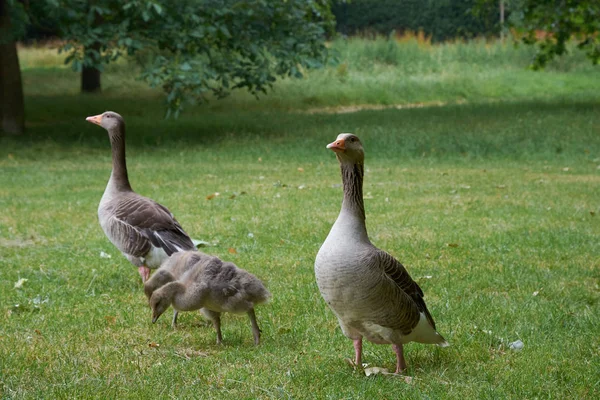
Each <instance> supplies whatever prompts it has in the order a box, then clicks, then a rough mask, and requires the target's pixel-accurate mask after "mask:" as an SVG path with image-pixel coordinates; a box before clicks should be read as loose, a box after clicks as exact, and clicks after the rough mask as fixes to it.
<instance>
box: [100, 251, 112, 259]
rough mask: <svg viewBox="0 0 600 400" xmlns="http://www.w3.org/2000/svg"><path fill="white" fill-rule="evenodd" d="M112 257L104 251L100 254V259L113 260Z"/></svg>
mask: <svg viewBox="0 0 600 400" xmlns="http://www.w3.org/2000/svg"><path fill="white" fill-rule="evenodd" d="M111 257H112V256H111V255H110V254H108V253H105V252H103V251H101V252H100V258H111Z"/></svg>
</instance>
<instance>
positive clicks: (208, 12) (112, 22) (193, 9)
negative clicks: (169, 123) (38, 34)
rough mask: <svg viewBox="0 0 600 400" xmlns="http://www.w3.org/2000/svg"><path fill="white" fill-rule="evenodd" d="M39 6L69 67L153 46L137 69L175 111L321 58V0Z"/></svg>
mask: <svg viewBox="0 0 600 400" xmlns="http://www.w3.org/2000/svg"><path fill="white" fill-rule="evenodd" d="M47 6H48V12H49V13H50V15H51V16H53V17H54V18H56V19H57V20H58V21H59V26H60V28H61V36H62V38H63V39H65V40H66V41H67V43H66V45H65V46H64V47H63V50H64V51H67V52H68V53H69V56H68V57H67V62H70V63H71V64H72V66H73V68H74V69H76V70H80V69H81V68H82V66H84V65H85V66H95V67H97V68H102V67H103V66H104V65H105V64H107V63H109V62H113V61H115V60H117V59H118V58H119V57H121V56H122V55H123V54H129V55H131V54H134V53H136V52H139V51H140V50H142V49H144V50H146V51H150V52H153V53H154V54H153V57H151V62H149V63H147V64H146V65H144V67H145V68H144V71H143V73H142V75H141V77H142V79H144V80H145V81H146V82H148V83H149V84H150V85H151V86H153V87H161V88H162V89H163V90H164V91H165V92H166V93H167V103H168V105H169V110H170V111H175V113H176V114H178V113H179V111H180V110H181V109H182V108H183V103H182V100H183V99H184V98H190V99H194V100H203V99H205V96H206V94H207V93H213V94H215V95H217V96H218V97H223V96H226V95H228V94H229V93H230V92H231V90H233V89H238V88H245V89H247V90H248V91H250V92H251V93H253V94H258V93H266V91H267V89H269V88H270V87H271V86H272V84H273V82H274V81H275V80H276V79H277V78H278V77H284V76H294V77H299V76H302V72H301V71H302V69H303V68H311V67H319V66H321V65H322V64H323V62H324V61H325V59H326V57H327V48H326V47H325V43H324V40H325V35H326V33H327V32H329V31H330V29H331V26H332V24H333V17H332V15H331V13H330V11H329V3H328V1H327V0H310V1H305V0H288V1H284V2H279V1H278V2H270V1H264V0H253V1H240V0H183V1H176V2H175V1H170V0H128V1H120V0H97V1H94V2H88V1H80V0H47ZM94 45H96V46H99V48H100V50H96V49H95V48H94Z"/></svg>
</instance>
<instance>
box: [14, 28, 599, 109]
mask: <svg viewBox="0 0 600 400" xmlns="http://www.w3.org/2000/svg"><path fill="white" fill-rule="evenodd" d="M571 50H572V54H570V55H569V56H566V57H564V58H562V59H559V60H557V61H555V62H554V63H552V64H551V65H550V66H549V67H548V68H547V69H546V70H545V71H539V72H534V71H531V70H528V69H527V66H528V64H529V61H530V59H531V57H532V55H533V53H532V51H533V50H532V49H531V48H527V47H523V46H519V47H514V46H513V45H512V44H511V43H510V42H507V43H500V42H498V41H496V42H486V41H484V40H472V41H468V42H462V41H458V42H453V43H442V44H431V43H430V42H429V41H428V40H427V38H424V37H423V36H422V35H421V36H419V35H412V36H410V35H409V36H403V37H401V38H397V37H391V38H385V37H377V38H375V39H361V38H350V39H342V38H340V39H337V40H335V41H333V42H332V43H331V52H332V55H334V56H335V58H336V60H337V62H332V64H331V65H328V66H327V67H326V68H324V69H320V70H308V71H305V77H304V78H302V79H291V78H288V79H281V80H279V81H278V82H277V83H276V84H275V87H274V89H273V91H272V92H271V93H269V95H266V96H261V97H260V100H259V101H256V99H255V97H254V96H252V95H250V94H248V93H246V92H235V93H233V95H232V96H230V97H228V98H226V99H224V100H216V99H211V101H210V103H209V104H207V105H202V106H201V107H202V108H204V109H207V110H211V111H213V112H214V111H219V110H229V109H231V108H232V107H235V108H237V109H240V108H243V109H246V110H260V109H263V108H269V109H274V110H292V109H293V110H315V109H317V110H318V109H322V108H324V107H333V108H335V107H341V106H352V105H358V106H360V105H365V104H370V105H382V106H386V105H387V106H392V105H406V104H414V103H440V102H441V103H464V102H471V103H473V102H487V101H508V100H511V101H512V100H514V101H527V100H544V99H549V98H555V97H557V96H559V97H560V96H567V97H570V98H572V97H573V96H576V97H578V98H579V99H581V100H583V101H587V100H590V99H598V98H599V97H600V79H598V76H599V75H598V74H599V67H598V66H593V65H592V64H591V63H590V62H589V61H588V60H587V59H585V57H584V56H583V55H582V54H580V53H579V52H577V50H573V49H571ZM38 53H40V54H38ZM20 55H21V59H22V60H23V63H22V64H23V68H24V79H25V89H26V93H27V94H28V95H30V96H36V95H40V96H47V95H49V94H53V95H65V94H68V95H78V93H79V82H78V75H77V74H76V73H74V72H72V71H71V70H70V69H65V68H64V67H63V66H62V64H61V62H60V58H48V57H47V50H43V49H42V50H40V49H36V48H22V49H21V51H20ZM56 68H59V69H60V72H58V71H55V69H56ZM44 71H46V72H44ZM138 73H139V67H138V66H137V62H136V60H135V59H125V60H123V61H122V62H121V63H117V64H116V65H111V66H109V67H108V68H107V69H106V71H105V73H104V74H103V90H104V92H105V95H107V96H109V97H115V98H118V97H120V96H123V95H129V94H130V93H135V94H138V95H139V96H140V97H148V96H150V97H160V96H162V93H161V92H160V90H153V89H150V88H148V86H147V85H146V84H145V83H144V82H141V81H137V80H135V78H136V76H137V75H138ZM46 74H47V75H46ZM50 75H52V79H51V80H50V79H48V76H50Z"/></svg>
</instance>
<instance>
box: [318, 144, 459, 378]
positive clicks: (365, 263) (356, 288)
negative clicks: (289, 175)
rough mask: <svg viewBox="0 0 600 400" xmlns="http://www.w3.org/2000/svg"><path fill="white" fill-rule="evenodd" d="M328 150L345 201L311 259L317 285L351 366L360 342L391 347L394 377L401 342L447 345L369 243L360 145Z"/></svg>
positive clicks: (415, 293) (418, 293)
mask: <svg viewBox="0 0 600 400" xmlns="http://www.w3.org/2000/svg"><path fill="white" fill-rule="evenodd" d="M327 148H328V149H331V150H333V151H334V152H335V153H336V156H337V159H338V161H339V163H340V167H341V172H342V183H343V187H344V200H343V202H342V209H341V211H340V214H339V216H338V218H337V220H336V221H335V223H334V224H333V227H332V228H331V231H330V232H329V235H328V236H327V239H325V242H324V243H323V245H322V246H321V249H320V250H319V253H318V254H317V257H316V260H315V275H316V278H317V285H318V286H319V291H320V292H321V295H322V296H323V298H324V299H325V301H326V302H327V304H328V305H329V307H330V308H331V309H332V311H333V312H334V314H335V315H336V316H337V318H338V321H339V324H340V327H341V328H342V331H343V333H344V335H346V336H347V337H348V338H350V339H352V340H353V341H354V350H355V360H354V362H355V364H356V366H358V367H360V366H361V355H362V338H363V337H364V338H366V339H367V340H369V341H370V342H373V343H377V344H391V345H392V347H393V349H394V351H395V353H396V373H400V372H402V371H403V370H404V369H405V368H406V361H405V359H404V352H403V347H402V345H403V344H404V343H408V342H419V343H430V344H437V345H438V346H441V347H445V346H448V342H446V340H445V339H444V338H443V337H442V336H441V335H440V334H439V333H437V331H436V329H435V323H434V321H433V318H432V317H431V314H430V313H429V311H428V310H427V306H426V305H425V301H424V300H423V291H422V290H421V288H420V287H419V285H417V283H416V282H415V281H413V280H412V279H411V277H410V275H409V274H408V272H407V271H406V269H405V268H404V267H403V266H402V264H400V262H398V261H397V260H396V259H394V258H393V257H392V256H391V255H389V254H388V253H386V252H385V251H383V250H379V249H378V248H377V247H375V246H374V245H373V244H371V241H370V240H369V237H368V235H367V228H366V226H365V208H364V202H363V193H362V185H363V173H364V167H363V165H364V150H363V146H362V144H361V142H360V140H359V139H358V137H356V136H355V135H352V134H349V133H342V134H340V135H339V136H338V137H337V139H336V140H335V142H333V143H330V144H329V145H327Z"/></svg>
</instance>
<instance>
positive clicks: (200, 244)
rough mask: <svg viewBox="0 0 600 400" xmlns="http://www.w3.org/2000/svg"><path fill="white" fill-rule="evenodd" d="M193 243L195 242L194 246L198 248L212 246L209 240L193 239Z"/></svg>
mask: <svg viewBox="0 0 600 400" xmlns="http://www.w3.org/2000/svg"><path fill="white" fill-rule="evenodd" d="M192 243H194V247H196V248H198V247H207V246H210V242H207V241H206V240H198V239H192Z"/></svg>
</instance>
